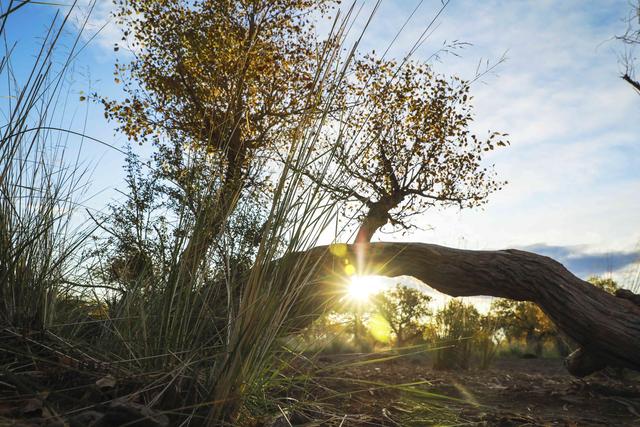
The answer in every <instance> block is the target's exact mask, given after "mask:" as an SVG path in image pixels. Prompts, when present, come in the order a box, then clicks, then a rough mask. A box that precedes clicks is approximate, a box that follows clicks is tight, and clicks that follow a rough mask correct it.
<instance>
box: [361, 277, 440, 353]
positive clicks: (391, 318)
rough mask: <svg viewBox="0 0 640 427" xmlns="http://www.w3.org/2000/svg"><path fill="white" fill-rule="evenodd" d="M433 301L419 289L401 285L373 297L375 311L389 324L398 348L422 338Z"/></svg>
mask: <svg viewBox="0 0 640 427" xmlns="http://www.w3.org/2000/svg"><path fill="white" fill-rule="evenodd" d="M431 299H432V298H431V297H430V296H428V295H426V294H425V293H424V292H422V291H420V290H418V289H414V288H409V287H407V286H404V285H400V284H399V285H397V286H395V287H393V288H392V289H389V290H386V291H383V292H381V293H379V294H377V295H375V296H374V297H373V304H374V306H375V311H376V312H377V313H378V314H379V315H380V316H381V317H382V318H383V319H384V320H386V322H387V323H388V324H389V326H390V328H391V330H392V331H393V333H394V334H395V337H396V339H395V344H396V346H397V347H402V346H404V345H407V344H409V343H411V341H412V340H415V339H416V338H418V337H422V335H423V334H424V326H425V320H426V319H425V318H426V317H427V316H429V315H431V308H430V307H429V303H430V302H431Z"/></svg>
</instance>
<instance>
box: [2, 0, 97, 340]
mask: <svg viewBox="0 0 640 427" xmlns="http://www.w3.org/2000/svg"><path fill="white" fill-rule="evenodd" d="M23 4H24V3H17V2H11V3H10V4H9V6H8V9H7V10H8V11H9V12H7V13H5V14H4V16H3V19H2V24H1V27H0V39H2V40H3V49H4V52H3V57H2V60H1V61H0V81H2V85H3V86H4V88H3V93H4V94H5V97H4V99H3V100H2V113H3V115H2V117H3V119H4V122H3V123H2V125H1V127H0V132H1V134H0V135H1V136H0V324H2V325H3V326H9V325H10V326H14V327H21V328H29V329H40V330H41V329H44V328H47V327H48V326H51V325H52V324H53V322H54V320H55V314H56V305H57V303H58V300H59V298H60V297H61V295H63V294H64V292H65V291H67V290H68V289H69V284H68V282H67V279H68V276H69V273H70V269H72V268H73V267H74V265H75V263H76V262H77V257H76V255H77V253H78V250H79V248H80V246H81V245H82V244H83V243H84V242H85V240H86V238H87V236H88V232H87V230H86V229H82V227H81V226H79V225H78V224H79V223H78V222H75V221H74V216H73V214H74V212H75V208H76V206H77V202H78V200H79V197H80V196H81V195H82V190H83V189H84V186H85V183H86V178H87V170H86V168H83V167H82V166H81V165H80V164H79V163H78V162H77V160H76V161H73V159H71V161H69V160H70V159H68V157H69V156H68V155H67V151H68V143H69V135H70V134H69V133H68V132H66V131H65V130H64V126H65V123H64V120H65V119H66V117H65V111H64V109H65V107H66V105H65V96H66V94H67V93H66V92H65V77H66V76H67V73H68V71H69V67H70V65H71V63H72V59H73V57H74V55H75V53H76V49H77V47H78V42H79V38H78V37H76V38H75V39H74V40H72V42H73V43H72V46H71V48H70V49H69V50H68V52H67V53H66V54H64V55H63V57H62V58H60V56H59V53H58V47H59V46H58V45H59V42H60V39H61V38H62V37H63V33H64V31H65V29H66V25H67V21H68V18H69V14H67V15H66V16H62V17H60V16H58V15H56V16H55V18H54V19H53V21H52V22H51V24H50V26H49V28H48V31H47V33H46V34H45V36H44V38H43V40H42V44H41V46H40V49H39V51H38V52H36V55H35V59H34V61H33V64H32V66H31V70H30V71H29V72H28V73H27V74H26V75H25V74H23V73H24V70H19V72H17V73H16V71H15V69H14V67H13V62H12V60H13V58H14V56H16V55H17V54H21V55H23V56H25V57H26V56H27V55H26V54H25V52H20V49H21V45H19V44H14V45H9V44H8V41H7V40H8V37H7V34H6V31H7V20H9V19H11V17H12V14H13V13H15V12H16V11H17V10H18V9H19V7H17V6H20V5H23ZM56 64H61V65H56Z"/></svg>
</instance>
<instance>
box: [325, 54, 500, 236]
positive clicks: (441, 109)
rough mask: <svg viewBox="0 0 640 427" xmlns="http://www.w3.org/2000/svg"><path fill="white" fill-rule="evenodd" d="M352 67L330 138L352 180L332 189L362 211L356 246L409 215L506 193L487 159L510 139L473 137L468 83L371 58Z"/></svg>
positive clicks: (422, 68)
mask: <svg viewBox="0 0 640 427" xmlns="http://www.w3.org/2000/svg"><path fill="white" fill-rule="evenodd" d="M353 68H354V70H353V72H354V78H353V80H352V81H350V82H349V83H348V85H347V87H346V88H345V95H344V99H345V101H344V102H345V103H346V110H347V111H346V112H345V113H344V114H343V115H342V116H341V117H340V118H339V120H340V122H341V124H340V127H339V129H338V131H337V133H336V134H335V135H334V136H333V139H332V137H329V143H330V144H336V140H337V141H338V142H337V143H339V144H340V150H339V153H338V155H337V157H336V163H337V165H338V166H337V167H338V171H337V173H339V174H342V175H344V176H346V177H348V179H346V180H345V183H346V184H345V185H344V186H343V187H332V188H331V189H330V190H331V191H332V193H333V196H334V197H335V198H336V199H338V200H341V201H342V202H344V203H345V204H347V205H349V206H351V207H354V209H355V210H356V212H358V213H356V214H355V217H356V219H357V220H358V222H359V229H358V233H357V237H356V241H357V242H368V241H370V240H371V237H372V236H373V234H374V233H375V232H376V230H378V229H379V228H381V227H383V226H384V225H386V224H387V223H391V224H392V225H395V226H400V227H404V228H408V227H409V226H410V223H409V222H408V219H409V218H410V217H412V216H415V215H417V214H420V213H423V212H424V211H426V210H427V209H429V208H431V207H434V206H458V207H460V208H469V207H473V206H478V205H481V204H483V203H484V202H485V201H486V199H487V196H488V195H489V194H490V193H492V192H494V191H496V190H499V189H500V188H501V186H502V185H503V184H504V183H503V182H499V181H497V180H496V179H495V177H494V173H493V171H492V168H491V167H488V166H485V165H484V164H483V155H484V154H485V153H486V152H488V151H491V150H493V149H494V148H496V147H499V146H505V145H506V144H508V142H507V141H506V140H505V139H504V137H506V134H500V133H490V134H489V135H488V137H487V138H486V139H483V138H480V137H478V136H477V135H475V134H473V133H471V131H470V130H469V126H470V125H471V122H472V120H473V116H472V109H471V105H470V101H471V96H470V95H469V83H468V82H465V81H463V80H461V79H458V78H452V79H447V78H444V77H441V76H437V75H436V74H435V73H434V72H433V71H432V70H431V68H430V67H429V66H428V65H426V64H421V63H417V62H412V61H408V62H406V63H403V64H401V65H400V64H398V63H396V62H395V61H387V60H382V59H376V58H375V57H374V56H373V55H369V56H366V57H364V59H362V60H359V61H357V62H355V64H354V66H353ZM316 179H317V180H320V179H321V178H317V177H316ZM362 208H364V209H362ZM361 210H362V212H360V211H361Z"/></svg>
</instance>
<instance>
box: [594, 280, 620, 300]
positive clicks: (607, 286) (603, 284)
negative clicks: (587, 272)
mask: <svg viewBox="0 0 640 427" xmlns="http://www.w3.org/2000/svg"><path fill="white" fill-rule="evenodd" d="M587 282H589V283H591V284H592V285H594V286H596V287H598V288H600V289H602V290H603V291H606V292H609V293H610V294H612V295H613V294H615V293H616V291H617V290H618V289H619V288H620V287H619V286H618V283H617V282H616V281H615V280H613V279H612V278H610V277H607V278H605V277H598V276H592V277H589V278H588V279H587Z"/></svg>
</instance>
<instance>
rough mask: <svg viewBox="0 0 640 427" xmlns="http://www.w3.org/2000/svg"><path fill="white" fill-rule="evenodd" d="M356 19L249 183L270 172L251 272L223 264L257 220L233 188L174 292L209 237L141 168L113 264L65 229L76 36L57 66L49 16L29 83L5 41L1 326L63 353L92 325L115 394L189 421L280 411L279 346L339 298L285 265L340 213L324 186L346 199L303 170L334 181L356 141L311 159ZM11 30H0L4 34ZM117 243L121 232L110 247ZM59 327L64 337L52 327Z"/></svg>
mask: <svg viewBox="0 0 640 427" xmlns="http://www.w3.org/2000/svg"><path fill="white" fill-rule="evenodd" d="M12 5H13V3H11V5H10V6H9V9H12V7H13V6H12ZM374 10H375V8H374ZM353 13H354V9H353V8H351V9H349V10H348V11H347V13H346V16H345V17H344V18H341V19H338V18H336V20H335V23H334V26H333V29H332V35H333V36H334V40H336V42H335V43H329V44H326V45H325V46H324V49H325V50H324V51H322V52H319V54H318V67H317V73H316V76H315V81H314V85H315V90H314V91H313V92H312V94H313V95H312V96H313V98H312V99H311V98H310V99H308V100H307V101H308V104H309V105H313V108H309V109H308V110H307V109H303V110H304V111H308V112H306V113H304V114H301V115H300V117H298V119H297V120H298V122H297V123H296V125H295V126H293V128H290V129H287V130H286V131H283V134H282V135H280V138H282V139H283V140H285V141H287V149H286V151H285V152H284V153H282V154H283V156H282V157H283V159H282V161H281V162H280V163H279V164H278V166H277V167H275V166H274V164H273V163H268V162H267V163H259V164H257V165H256V166H255V167H256V168H262V169H259V170H257V171H254V172H255V173H256V174H258V175H259V174H261V173H268V172H273V171H274V170H275V171H276V172H277V175H278V178H277V179H276V180H275V189H274V192H273V194H272V195H271V197H270V202H269V203H268V204H265V205H264V208H265V212H264V218H259V219H264V221H265V223H264V224H263V226H262V227H259V229H258V230H259V232H258V233H257V237H256V240H257V242H258V244H257V248H256V250H255V252H253V253H250V254H249V255H248V256H247V258H248V259H249V261H250V262H248V263H247V264H248V267H246V268H236V267H237V265H235V264H236V263H237V262H236V261H237V259H236V258H233V257H234V256H235V255H237V254H238V253H241V252H242V250H241V249H238V248H237V247H236V248H232V247H231V246H232V245H238V242H237V241H234V240H233V239H234V238H235V237H237V234H234V233H233V229H234V227H235V226H236V225H235V222H236V221H237V222H239V223H240V224H244V222H243V221H248V222H249V223H252V221H253V222H255V221H254V220H255V218H253V217H252V212H251V206H249V207H248V208H247V209H248V211H243V208H242V198H243V197H246V196H247V195H246V194H243V193H242V192H241V191H238V192H237V193H235V194H234V195H233V196H234V197H236V198H238V203H234V204H233V206H235V209H234V210H233V212H223V213H222V215H220V216H221V217H225V218H226V221H225V223H224V225H223V227H222V229H223V231H222V232H221V233H220V236H218V237H217V238H218V241H217V245H214V246H216V247H215V248H214V249H213V250H212V251H211V252H212V253H211V254H210V255H209V258H208V259H209V260H213V261H215V262H214V263H210V265H203V266H201V267H200V268H198V269H197V270H196V271H190V272H189V273H190V276H189V278H188V280H181V281H180V283H181V286H176V285H175V284H176V283H177V282H176V281H175V280H173V278H172V274H171V272H174V271H176V270H179V268H178V264H179V257H180V254H181V252H182V251H183V250H184V248H185V246H186V245H187V244H188V236H193V235H197V234H198V233H201V232H203V230H198V229H195V222H194V221H193V215H191V214H190V213H189V211H188V209H187V208H186V207H185V206H178V207H175V206H174V208H175V209H174V210H173V211H172V212H171V213H170V215H167V216H165V213H162V212H157V211H154V210H155V209H156V208H158V209H163V207H162V204H160V205H156V204H154V201H155V200H156V199H157V198H158V197H162V195H161V192H159V191H158V188H157V187H154V186H153V185H149V186H148V185H146V184H147V183H149V180H148V179H146V178H145V177H144V174H142V173H139V171H137V169H136V168H137V167H138V166H139V163H137V162H136V160H135V159H132V160H131V163H130V166H131V168H130V169H129V172H130V173H129V177H128V180H129V187H130V190H131V192H130V194H128V195H127V196H128V201H127V203H129V205H125V206H124V209H125V211H124V215H125V216H126V217H127V218H129V220H130V222H131V223H132V224H134V229H133V231H132V236H134V238H133V239H132V240H131V241H130V242H128V243H131V244H129V245H128V246H127V247H126V248H127V249H126V250H125V251H121V252H120V253H116V254H115V255H116V257H115V258H114V256H112V255H114V254H113V253H111V254H108V253H106V252H104V251H101V250H98V251H96V252H95V253H94V256H93V257H92V259H91V260H88V259H83V258H81V257H80V254H81V253H83V251H82V249H85V247H84V245H85V243H86V242H87V240H88V238H89V237H91V236H94V237H102V235H100V236H96V235H94V234H92V233H93V231H94V230H93V229H92V228H87V227H84V226H82V223H81V222H79V221H78V219H77V218H76V216H75V210H76V207H77V206H78V203H79V201H80V200H79V198H80V197H81V195H82V191H83V190H84V188H85V187H84V186H85V182H86V178H87V170H86V169H85V168H83V167H82V166H81V164H80V163H79V161H78V159H77V158H75V159H74V158H71V159H70V157H71V156H70V155H69V153H70V152H71V151H70V149H69V147H68V141H69V140H68V136H69V135H71V134H73V131H72V130H71V129H69V125H68V122H65V119H66V109H65V108H66V103H65V91H64V88H65V85H64V82H65V76H67V75H68V72H69V70H70V65H71V63H72V61H73V58H74V57H75V54H76V52H77V49H78V46H79V41H80V35H77V36H76V38H75V39H73V42H72V44H71V48H70V50H69V51H68V52H67V53H66V55H65V57H64V59H63V60H62V65H61V66H59V67H58V68H56V67H54V66H53V64H54V56H55V55H56V52H57V50H56V48H57V44H58V43H59V41H60V39H61V37H62V35H63V33H64V29H65V27H66V24H67V21H68V19H69V17H70V14H71V12H68V14H67V15H66V16H63V17H58V15H56V18H55V19H54V20H53V22H52V24H51V26H50V28H49V30H48V33H47V34H46V37H45V38H44V41H43V42H42V46H41V49H40V51H39V52H38V54H37V56H36V59H35V61H34V64H33V67H32V71H31V72H30V74H29V75H28V76H27V77H26V80H25V81H24V82H20V79H19V78H18V76H16V75H15V72H14V70H13V68H12V65H11V57H12V55H14V54H15V51H14V48H13V47H12V46H8V45H6V44H5V46H4V49H5V53H4V57H3V59H2V61H1V62H0V76H1V77H2V81H3V82H5V84H6V85H7V94H9V97H8V98H7V100H6V101H3V107H4V108H5V117H6V118H7V121H6V123H3V125H2V128H1V131H2V136H1V140H0V170H1V171H2V172H1V175H0V196H1V198H0V322H2V326H11V327H22V328H37V329H42V330H44V329H50V330H56V328H58V329H57V330H64V331H66V334H67V335H66V336H65V337H66V338H68V339H73V340H77V339H79V338H80V337H79V336H78V335H76V333H77V331H78V330H80V329H84V330H85V332H86V330H87V328H91V329H90V334H89V335H90V338H89V340H87V341H86V342H85V343H90V344H92V345H94V346H95V347H96V348H98V349H100V350H102V354H103V357H104V358H105V359H107V361H108V362H110V363H111V365H112V366H125V367H127V368H129V372H133V373H134V376H135V377H136V381H138V383H142V384H143V385H142V386H141V387H140V388H139V389H136V390H135V391H133V392H131V393H130V394H129V395H127V396H121V397H125V398H126V397H128V398H134V397H136V398H138V399H142V400H143V401H144V403H145V404H146V405H147V406H149V407H161V408H164V409H166V408H169V409H170V411H171V413H172V415H173V416H174V417H175V418H174V419H175V420H177V421H179V422H182V423H184V424H189V423H191V422H193V423H194V424H201V423H204V424H206V425H212V426H213V425H224V424H232V425H233V424H237V423H241V422H248V421H247V419H248V418H250V417H251V412H252V411H251V409H252V408H254V409H259V410H265V411H274V412H275V411H276V410H277V409H279V406H278V404H281V405H282V406H286V405H288V404H291V402H290V401H285V400H283V401H277V397H274V396H273V394H272V393H271V392H270V390H272V388H273V387H287V386H288V385H287V384H288V383H287V382H286V381H282V378H283V377H285V375H284V374H283V372H282V370H283V368H286V367H287V366H289V363H288V358H290V357H291V356H292V355H291V352H289V351H288V350H286V349H285V348H284V347H283V338H284V337H286V336H287V335H288V334H290V333H292V331H295V330H296V329H298V328H300V327H301V326H304V325H307V324H309V323H310V321H311V319H312V316H310V315H309V312H310V311H312V312H313V315H314V316H315V315H317V313H318V312H319V311H321V310H322V307H321V306H322V302H323V301H324V302H326V303H327V304H328V303H329V301H330V300H331V298H332V297H334V296H332V295H320V297H318V293H321V291H320V290H319V287H320V286H319V283H318V282H317V277H318V271H317V269H318V265H316V264H315V261H313V260H311V259H305V258H300V257H290V255H292V254H295V253H296V252H299V251H304V250H306V249H309V248H311V247H313V246H315V245H316V244H317V242H318V240H319V239H320V237H321V235H322V233H324V232H325V231H326V230H327V229H330V228H331V227H330V226H331V225H332V224H334V223H336V218H337V216H338V210H339V209H338V208H339V206H337V204H336V202H334V201H332V198H331V197H330V194H329V193H328V190H327V188H331V187H337V186H340V185H341V184H342V183H341V180H342V179H343V177H341V176H335V177H333V178H327V179H326V180H325V181H324V182H323V183H322V184H319V183H315V182H313V181H310V180H309V177H308V175H307V174H305V171H307V170H309V169H310V168H312V169H314V170H316V171H320V172H324V174H323V175H325V176H326V175H330V174H329V173H328V172H330V171H331V170H332V165H333V164H335V160H336V158H335V157H336V155H337V154H338V153H339V150H338V148H339V146H340V144H348V143H350V142H353V141H342V140H341V139H340V135H338V138H337V141H336V143H335V144H334V145H333V146H330V147H329V149H327V150H326V151H324V152H323V153H321V154H318V152H317V150H316V149H317V146H318V145H319V144H318V141H319V138H320V135H322V134H323V133H324V132H325V131H329V132H334V133H335V131H336V130H335V128H336V126H335V118H334V117H333V116H332V114H334V113H335V103H336V98H337V95H338V90H339V89H338V88H339V87H340V83H341V82H342V81H343V80H344V79H346V78H348V76H347V75H346V73H347V70H348V69H349V64H350V62H351V61H352V59H353V57H354V54H355V51H356V48H357V45H358V42H359V40H360V38H361V37H362V34H360V35H358V36H357V37H356V38H355V42H354V44H353V45H352V46H346V43H347V42H346V40H347V35H348V32H349V30H350V28H351V26H352V24H353V18H354V17H353V15H352V14H353ZM10 18H11V14H6V15H4V17H3V23H2V30H0V33H1V35H3V36H4V35H5V34H4V31H5V24H6V20H7V19H10ZM87 19H88V18H87ZM365 29H366V26H365ZM363 31H364V30H363ZM3 38H4V37H3ZM4 39H5V40H6V38H4ZM344 52H346V53H344ZM284 132H286V133H284ZM198 156H199V154H198V153H193V157H192V158H191V159H190V160H189V161H191V162H193V164H194V165H195V164H197V163H198V162H201V161H206V159H205V160H203V158H201V157H198ZM210 179H211V182H208V183H205V185H210V186H211V187H214V186H215V185H218V184H217V182H216V179H217V178H216V176H211V177H210ZM78 224H79V225H78ZM95 227H98V228H100V229H101V230H102V231H103V232H104V233H106V234H109V233H110V232H112V231H113V230H110V229H109V228H108V227H107V226H105V225H104V222H103V221H102V220H101V219H98V218H96V221H95ZM240 227H242V225H241V226H240ZM121 237H122V236H121V235H116V236H115V239H116V241H117V240H122V239H121ZM149 242H152V243H153V244H150V243H149ZM120 243H122V242H120ZM124 247H125V246H123V245H120V246H117V249H118V250H120V249H122V248H124ZM216 251H217V252H216ZM214 252H215V253H214ZM291 259H295V262H292V261H291ZM90 261H91V262H90ZM115 261H117V262H115ZM212 270H213V274H212ZM232 270H233V271H232ZM80 273H83V274H82V275H81V274H80ZM79 276H83V277H82V278H81V279H79V278H78V277H79ZM114 277H115V278H114ZM86 289H89V290H90V291H89V292H87V291H86ZM63 303H64V304H63ZM310 306H313V307H312V308H313V310H309V308H310ZM68 309H71V310H76V311H79V312H80V314H79V315H78V316H70V317H69V318H67V317H65V316H63V314H64V313H65V312H66V311H67V310H68ZM82 318H84V320H86V322H83V321H82ZM69 323H72V324H73V325H74V328H72V329H60V328H61V327H62V326H64V325H67V324H69ZM243 417H244V418H243Z"/></svg>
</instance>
